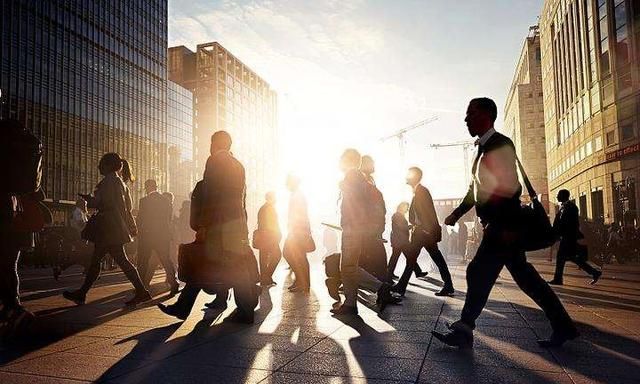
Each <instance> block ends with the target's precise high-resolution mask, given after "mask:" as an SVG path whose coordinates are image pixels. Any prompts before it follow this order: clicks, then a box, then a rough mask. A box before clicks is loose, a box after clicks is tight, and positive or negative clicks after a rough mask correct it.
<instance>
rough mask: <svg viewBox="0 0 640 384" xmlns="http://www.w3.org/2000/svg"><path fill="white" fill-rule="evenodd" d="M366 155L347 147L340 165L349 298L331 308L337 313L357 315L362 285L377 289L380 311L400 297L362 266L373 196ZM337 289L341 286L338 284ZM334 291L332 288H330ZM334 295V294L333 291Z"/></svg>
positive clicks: (342, 271)
mask: <svg viewBox="0 0 640 384" xmlns="http://www.w3.org/2000/svg"><path fill="white" fill-rule="evenodd" d="M361 159H362V157H361V156H360V153H359V152H358V151H357V150H355V149H352V148H350V149H347V150H345V151H344V153H343V154H342V157H341V158H340V168H341V170H342V172H343V173H344V179H343V180H342V182H341V183H340V190H341V195H342V199H341V203H340V226H341V227H342V255H341V258H340V275H341V279H342V284H343V285H344V296H345V300H344V303H343V304H342V305H337V306H335V307H334V308H333V309H331V312H332V313H333V314H334V315H336V316H357V315H358V308H357V306H356V305H357V300H358V288H359V287H362V288H365V289H367V290H369V291H372V292H377V299H376V304H377V305H378V307H379V309H380V311H382V310H384V308H385V307H386V306H387V305H388V304H396V303H399V302H400V300H399V299H398V298H396V297H394V296H392V294H391V286H390V285H389V284H387V283H384V282H382V281H380V280H378V279H376V278H375V277H374V276H372V275H371V274H369V273H368V272H366V271H365V270H364V269H362V268H360V265H359V263H360V257H361V256H362V253H363V251H364V249H365V246H366V239H367V235H368V232H369V231H368V225H369V222H370V216H369V214H370V209H369V203H368V202H367V200H368V199H369V197H370V194H369V184H368V183H367V180H366V178H365V177H364V175H363V174H362V172H360V170H359V168H360V164H361ZM335 288H336V291H337V286H336V287H335ZM330 292H331V289H330ZM332 296H333V294H332Z"/></svg>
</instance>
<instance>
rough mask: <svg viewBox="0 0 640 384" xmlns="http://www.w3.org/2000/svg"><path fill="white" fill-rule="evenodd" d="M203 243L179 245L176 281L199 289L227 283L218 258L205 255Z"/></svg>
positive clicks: (205, 250)
mask: <svg viewBox="0 0 640 384" xmlns="http://www.w3.org/2000/svg"><path fill="white" fill-rule="evenodd" d="M206 248H207V247H206V243H205V242H193V243H187V244H180V246H179V247H178V279H180V280H181V281H184V282H185V283H187V284H192V285H196V286H199V287H212V286H214V285H219V284H224V283H225V282H226V281H227V277H226V276H225V270H226V268H225V266H224V265H223V263H222V262H221V260H220V258H215V257H209V256H208V255H207V249H206Z"/></svg>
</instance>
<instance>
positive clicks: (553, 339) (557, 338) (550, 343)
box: [538, 329, 580, 348]
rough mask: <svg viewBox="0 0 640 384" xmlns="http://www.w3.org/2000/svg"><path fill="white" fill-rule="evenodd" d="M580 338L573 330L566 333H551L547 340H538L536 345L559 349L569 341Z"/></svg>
mask: <svg viewBox="0 0 640 384" xmlns="http://www.w3.org/2000/svg"><path fill="white" fill-rule="evenodd" d="M578 336H580V334H579V333H578V331H577V330H575V329H573V330H571V331H567V332H555V331H554V332H553V333H552V334H551V336H550V337H549V338H548V339H544V340H538V345H539V346H541V347H543V348H553V347H560V346H562V344H564V343H565V342H567V341H569V340H573V339H575V338H577V337H578Z"/></svg>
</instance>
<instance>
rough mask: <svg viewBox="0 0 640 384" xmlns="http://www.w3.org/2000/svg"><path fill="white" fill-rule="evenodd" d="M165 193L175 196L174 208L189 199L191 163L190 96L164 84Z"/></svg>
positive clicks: (171, 83)
mask: <svg viewBox="0 0 640 384" xmlns="http://www.w3.org/2000/svg"><path fill="white" fill-rule="evenodd" d="M167 146H168V150H169V153H168V155H169V157H168V165H167V168H168V169H167V171H168V174H167V176H168V183H167V190H168V191H169V192H172V193H173V194H174V196H175V204H174V207H175V208H176V209H177V208H179V207H180V204H181V203H182V201H183V200H187V199H189V194H190V192H191V191H192V190H193V187H194V177H195V176H198V178H201V172H198V173H199V174H198V175H196V174H194V163H193V94H192V93H191V91H189V90H188V89H186V88H183V87H181V86H180V85H178V84H176V83H174V82H173V81H167Z"/></svg>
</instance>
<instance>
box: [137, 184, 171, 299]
mask: <svg viewBox="0 0 640 384" xmlns="http://www.w3.org/2000/svg"><path fill="white" fill-rule="evenodd" d="M144 190H145V192H146V194H147V195H146V196H144V197H143V198H141V199H140V202H139V203H138V234H139V235H138V236H139V237H138V268H139V269H140V277H141V279H142V282H143V283H144V284H145V287H147V288H148V287H149V284H150V283H151V279H152V278H153V273H154V272H155V271H154V270H153V269H151V270H150V268H149V264H150V260H149V259H150V257H151V252H153V251H155V253H156V255H157V256H158V259H159V260H160V263H161V264H162V267H163V268H164V270H165V272H166V274H167V283H169V286H170V287H171V294H172V295H175V294H177V293H178V290H179V287H180V286H179V284H178V281H177V280H176V269H175V267H174V265H173V262H172V261H171V256H170V250H171V248H170V247H171V243H170V241H171V219H172V216H173V209H172V207H171V202H170V201H169V200H168V199H167V198H166V197H164V196H163V195H162V194H161V193H160V192H158V185H157V183H156V181H155V180H153V179H149V180H147V181H145V182H144ZM154 264H155V263H154Z"/></svg>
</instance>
